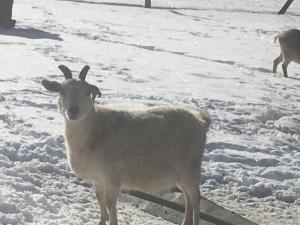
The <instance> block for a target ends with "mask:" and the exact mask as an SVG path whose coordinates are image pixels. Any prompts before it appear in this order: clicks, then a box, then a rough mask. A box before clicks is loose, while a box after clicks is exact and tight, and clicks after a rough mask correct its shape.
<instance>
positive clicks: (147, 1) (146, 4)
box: [145, 0, 151, 8]
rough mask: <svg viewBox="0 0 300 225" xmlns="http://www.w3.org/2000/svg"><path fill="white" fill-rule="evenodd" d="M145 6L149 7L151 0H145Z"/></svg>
mask: <svg viewBox="0 0 300 225" xmlns="http://www.w3.org/2000/svg"><path fill="white" fill-rule="evenodd" d="M145 7H146V8H151V0H145Z"/></svg>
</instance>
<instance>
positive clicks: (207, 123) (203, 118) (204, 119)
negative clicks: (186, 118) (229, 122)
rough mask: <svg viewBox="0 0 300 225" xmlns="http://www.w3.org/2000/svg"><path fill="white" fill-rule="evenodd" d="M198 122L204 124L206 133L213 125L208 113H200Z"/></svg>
mask: <svg viewBox="0 0 300 225" xmlns="http://www.w3.org/2000/svg"><path fill="white" fill-rule="evenodd" d="M198 120H199V121H200V122H202V123H204V126H205V129H206V131H207V130H208V129H209V127H210V125H211V118H210V115H209V113H208V112H207V111H200V112H199V115H198Z"/></svg>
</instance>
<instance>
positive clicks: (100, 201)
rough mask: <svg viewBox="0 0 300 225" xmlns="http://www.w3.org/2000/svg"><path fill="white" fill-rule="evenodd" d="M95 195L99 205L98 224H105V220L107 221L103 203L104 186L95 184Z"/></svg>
mask: <svg viewBox="0 0 300 225" xmlns="http://www.w3.org/2000/svg"><path fill="white" fill-rule="evenodd" d="M95 186H96V197H97V200H98V204H99V206H100V213H101V215H100V221H99V223H98V225H105V224H106V221H108V213H107V209H106V204H105V196H104V188H103V186H102V185H100V184H96V185H95Z"/></svg>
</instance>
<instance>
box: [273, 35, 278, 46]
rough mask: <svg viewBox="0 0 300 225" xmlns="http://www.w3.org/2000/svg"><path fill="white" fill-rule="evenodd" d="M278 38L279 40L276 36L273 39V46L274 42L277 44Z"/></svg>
mask: <svg viewBox="0 0 300 225" xmlns="http://www.w3.org/2000/svg"><path fill="white" fill-rule="evenodd" d="M278 38H279V35H277V36H275V37H274V38H273V41H272V42H273V44H275V43H276V42H277V40H278Z"/></svg>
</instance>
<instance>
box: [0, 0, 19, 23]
mask: <svg viewBox="0 0 300 225" xmlns="http://www.w3.org/2000/svg"><path fill="white" fill-rule="evenodd" d="M13 4H14V0H1V1H0V27H5V28H11V27H14V26H15V23H16V21H15V20H12V19H11V17H12V7H13Z"/></svg>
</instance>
